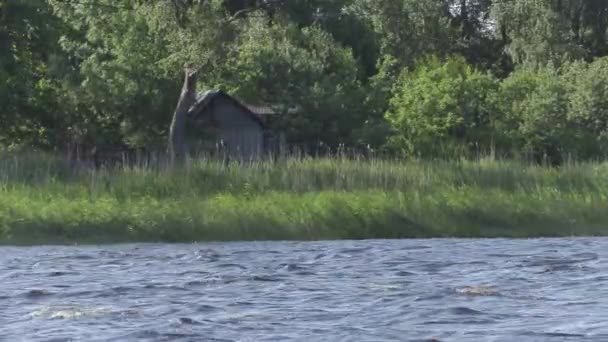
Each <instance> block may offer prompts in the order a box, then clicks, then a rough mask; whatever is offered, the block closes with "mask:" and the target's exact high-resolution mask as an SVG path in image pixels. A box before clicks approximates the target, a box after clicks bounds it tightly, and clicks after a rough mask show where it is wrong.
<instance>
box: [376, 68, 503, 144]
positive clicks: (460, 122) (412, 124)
mask: <svg viewBox="0 0 608 342" xmlns="http://www.w3.org/2000/svg"><path fill="white" fill-rule="evenodd" d="M395 87H396V88H395V91H394V97H393V98H392V99H391V100H390V107H389V110H388V111H387V113H386V119H387V120H388V121H389V122H390V123H391V125H392V126H393V128H394V129H395V131H396V134H395V136H394V137H393V144H395V145H396V146H398V147H399V148H401V149H402V150H403V151H404V152H405V153H407V154H409V155H422V156H438V155H443V156H449V155H450V154H452V153H453V152H454V151H455V149H458V148H464V149H465V150H466V151H470V152H479V147H480V146H485V147H489V146H490V145H491V141H492V134H493V125H494V122H493V116H492V114H493V112H492V109H491V108H490V106H489V98H490V96H492V92H493V91H494V89H495V88H496V81H495V80H494V78H493V77H492V76H490V75H485V74H482V73H479V72H477V71H475V70H474V69H473V68H472V67H470V66H469V65H468V64H467V63H466V62H465V61H464V59H462V58H459V57H452V58H448V59H447V60H446V61H445V62H442V61H440V60H439V59H438V58H435V57H432V58H427V59H425V60H424V61H423V62H421V63H420V64H419V65H418V67H417V68H416V69H415V70H414V71H411V72H410V71H408V70H404V71H403V73H402V75H401V76H400V78H399V81H398V82H397V84H396V85H395Z"/></svg>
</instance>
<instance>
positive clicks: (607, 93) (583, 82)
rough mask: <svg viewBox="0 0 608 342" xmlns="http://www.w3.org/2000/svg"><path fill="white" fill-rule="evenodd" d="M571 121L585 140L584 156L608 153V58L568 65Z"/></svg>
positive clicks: (566, 78)
mask: <svg viewBox="0 0 608 342" xmlns="http://www.w3.org/2000/svg"><path fill="white" fill-rule="evenodd" d="M562 78H563V83H564V85H565V87H566V90H567V94H568V96H567V99H568V114H567V116H568V120H569V121H570V122H571V125H572V126H573V127H576V128H577V129H576V130H575V131H573V130H571V131H570V132H569V133H568V134H569V135H573V134H577V135H578V137H579V140H580V141H581V146H580V148H579V151H578V153H577V154H578V156H580V157H592V156H598V155H599V156H602V157H605V156H607V155H608V57H603V58H599V59H597V60H595V61H594V62H592V63H585V62H583V61H577V62H575V63H572V64H569V65H568V66H566V67H565V71H564V75H563V76H562Z"/></svg>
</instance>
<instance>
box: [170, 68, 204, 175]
mask: <svg viewBox="0 0 608 342" xmlns="http://www.w3.org/2000/svg"><path fill="white" fill-rule="evenodd" d="M197 72H198V71H192V70H191V69H188V68H187V69H186V71H185V77H184V86H183V87H182V92H181V94H180V96H179V100H178V101H177V107H176V108H175V112H174V113H173V120H171V127H170V128H169V148H168V150H169V155H170V157H171V163H172V164H175V163H176V162H178V163H179V162H182V161H183V160H184V159H185V157H186V142H185V137H184V135H185V129H186V118H187V115H188V110H189V109H190V106H192V105H193V104H194V102H195V100H196V76H197Z"/></svg>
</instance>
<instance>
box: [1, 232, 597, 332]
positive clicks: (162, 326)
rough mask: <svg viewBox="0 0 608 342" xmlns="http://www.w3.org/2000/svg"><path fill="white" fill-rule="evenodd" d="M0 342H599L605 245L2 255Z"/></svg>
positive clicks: (117, 249) (386, 245)
mask: <svg viewBox="0 0 608 342" xmlns="http://www.w3.org/2000/svg"><path fill="white" fill-rule="evenodd" d="M0 304H1V305H0V340H2V341H5V340H6V341H55V342H57V341H69V340H77V341H468V340H470V341H586V340H589V341H591V340H593V341H608V239H603V238H577V239H574V238H573V239H532V240H507V239H498V240H485V239H472V240H464V239H463V240H461V239H431V240H388V241H384V240H371V241H334V242H247V243H208V244H187V245H175V244H173V245H172V244H140V245H113V246H75V247H67V246H42V247H40V246H39V247H2V248H0Z"/></svg>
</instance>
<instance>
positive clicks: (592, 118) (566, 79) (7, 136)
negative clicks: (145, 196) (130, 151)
mask: <svg viewBox="0 0 608 342" xmlns="http://www.w3.org/2000/svg"><path fill="white" fill-rule="evenodd" d="M607 29H608V2H606V1H603V0H534V1H529V0H511V1H496V0H432V1H417V0H336V1H322V0H289V1H287V0H158V1H143V0H79V1H68V0H0V81H1V82H0V121H1V122H2V125H0V148H18V147H27V146H29V147H36V148H42V149H63V148H64V146H65V145H66V144H70V143H87V144H91V145H103V144H120V145H123V146H128V147H132V148H142V147H145V148H155V147H160V146H163V144H164V143H165V142H166V140H167V135H168V134H169V132H168V129H169V123H170V121H171V113H172V112H173V109H174V108H175V105H176V102H177V99H178V97H179V93H180V87H181V84H182V81H183V75H184V73H183V68H184V66H185V65H190V66H194V67H196V68H198V69H200V71H199V73H198V89H200V90H207V89H212V88H213V89H216V88H219V89H223V90H225V91H226V92H228V93H230V94H232V95H234V96H235V97H237V98H239V99H241V100H243V101H247V102H259V103H269V104H272V105H274V106H276V107H277V108H278V109H280V110H283V111H284V112H286V113H287V112H288V111H287V109H288V108H298V110H297V111H289V114H285V115H283V116H281V120H280V129H281V130H283V131H284V132H285V133H286V135H287V140H288V142H289V143H291V144H302V145H309V146H313V145H314V146H318V144H320V143H322V144H324V145H326V146H328V147H330V148H337V147H338V146H344V145H347V146H353V147H354V146H359V147H360V146H363V145H365V146H367V147H370V148H374V149H386V150H387V151H393V152H401V153H403V154H405V155H412V156H413V155H416V156H420V157H436V156H440V155H454V154H458V153H467V154H475V153H485V152H487V151H490V150H492V151H495V152H498V153H502V154H504V155H509V156H522V155H530V156H534V157H535V158H540V157H541V156H544V157H549V158H551V159H553V160H562V159H563V158H565V156H566V155H569V156H572V155H574V156H577V157H579V158H599V157H602V158H603V157H605V155H606V153H607V152H608V149H607V148H606V147H605V146H606V142H607V140H608V104H607V101H608V100H606V99H607V98H608V97H607V95H608V94H607V90H606V89H608V72H607V71H606V70H608V69H607V67H608V65H607V62H606V58H608V57H606V56H607V55H608V37H607ZM440 146H442V147H440ZM448 147H449V148H448Z"/></svg>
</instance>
